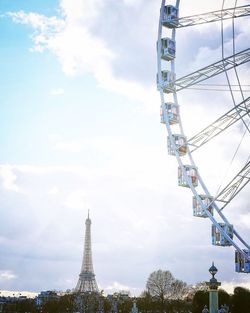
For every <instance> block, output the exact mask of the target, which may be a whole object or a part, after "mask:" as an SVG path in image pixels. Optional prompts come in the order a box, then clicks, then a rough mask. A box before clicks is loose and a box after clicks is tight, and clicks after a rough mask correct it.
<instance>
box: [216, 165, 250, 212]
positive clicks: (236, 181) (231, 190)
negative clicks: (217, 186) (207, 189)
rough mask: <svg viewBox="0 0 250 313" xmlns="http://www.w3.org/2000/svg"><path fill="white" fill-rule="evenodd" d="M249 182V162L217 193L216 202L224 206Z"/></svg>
mask: <svg viewBox="0 0 250 313" xmlns="http://www.w3.org/2000/svg"><path fill="white" fill-rule="evenodd" d="M249 181H250V161H248V162H247V163H246V165H245V166H244V167H243V169H242V170H240V171H239V173H238V174H237V175H235V177H234V178H233V179H232V180H231V182H230V183H229V184H228V185H227V186H226V187H225V188H224V189H223V190H222V191H221V192H220V193H219V195H218V196H217V197H216V199H215V200H216V201H221V202H224V203H225V204H224V205H223V207H222V208H221V210H223V209H224V208H225V206H226V205H227V204H228V203H229V202H230V201H231V200H232V199H233V198H234V197H235V196H236V195H237V194H238V193H239V192H240V191H241V190H242V189H243V188H244V187H245V186H246V184H247V183H249Z"/></svg>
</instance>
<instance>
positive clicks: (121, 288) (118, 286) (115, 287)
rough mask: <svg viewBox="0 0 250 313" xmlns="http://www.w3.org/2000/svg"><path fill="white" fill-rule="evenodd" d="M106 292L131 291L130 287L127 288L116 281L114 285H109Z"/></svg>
mask: <svg viewBox="0 0 250 313" xmlns="http://www.w3.org/2000/svg"><path fill="white" fill-rule="evenodd" d="M105 289H106V290H108V291H112V292H115V291H124V290H125V291H128V290H129V287H128V286H126V285H123V284H121V283H119V282H117V281H114V282H113V283H112V285H109V286H107V287H106V288H105Z"/></svg>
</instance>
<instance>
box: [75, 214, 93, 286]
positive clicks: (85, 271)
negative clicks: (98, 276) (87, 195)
mask: <svg viewBox="0 0 250 313" xmlns="http://www.w3.org/2000/svg"><path fill="white" fill-rule="evenodd" d="M85 225H86V229H85V242H84V252H83V261H82V268H81V273H80V275H79V279H78V282H77V285H76V288H75V292H98V287H97V283H96V280H95V274H94V269H93V263H92V251H91V230H90V228H91V219H90V218H89V212H88V218H87V219H86V222H85Z"/></svg>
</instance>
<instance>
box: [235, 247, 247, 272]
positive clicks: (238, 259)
mask: <svg viewBox="0 0 250 313" xmlns="http://www.w3.org/2000/svg"><path fill="white" fill-rule="evenodd" d="M243 251H244V252H245V253H246V254H247V255H248V256H249V257H250V250H246V249H243ZM235 271H236V272H237V273H250V261H249V260H248V259H247V258H245V257H244V256H243V255H242V254H241V253H239V252H238V251H235Z"/></svg>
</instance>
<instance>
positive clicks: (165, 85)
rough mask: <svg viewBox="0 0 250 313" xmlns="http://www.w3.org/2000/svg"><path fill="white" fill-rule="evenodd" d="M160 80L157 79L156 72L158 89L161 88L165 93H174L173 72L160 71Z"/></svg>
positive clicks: (174, 77)
mask: <svg viewBox="0 0 250 313" xmlns="http://www.w3.org/2000/svg"><path fill="white" fill-rule="evenodd" d="M161 76H162V81H159V77H158V74H157V88H158V90H160V89H162V91H163V92H165V93H174V92H175V84H174V81H175V79H176V75H175V73H173V72H171V71H166V70H165V71H161Z"/></svg>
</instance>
